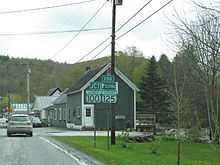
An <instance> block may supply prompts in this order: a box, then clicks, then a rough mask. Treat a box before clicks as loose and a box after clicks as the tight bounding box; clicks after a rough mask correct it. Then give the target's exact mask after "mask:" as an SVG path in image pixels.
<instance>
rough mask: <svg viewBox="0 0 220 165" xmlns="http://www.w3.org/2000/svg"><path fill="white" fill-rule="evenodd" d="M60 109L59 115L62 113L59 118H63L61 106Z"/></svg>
mask: <svg viewBox="0 0 220 165" xmlns="http://www.w3.org/2000/svg"><path fill="white" fill-rule="evenodd" d="M59 110H60V113H59V115H60V116H59V117H60V118H59V119H60V120H62V109H61V108H60V109H59Z"/></svg>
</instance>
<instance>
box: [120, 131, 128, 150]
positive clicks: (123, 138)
mask: <svg viewBox="0 0 220 165" xmlns="http://www.w3.org/2000/svg"><path fill="white" fill-rule="evenodd" d="M118 137H119V139H120V140H121V146H122V147H123V148H127V147H128V146H127V143H128V142H129V133H128V132H126V131H122V133H121V134H119V135H118Z"/></svg>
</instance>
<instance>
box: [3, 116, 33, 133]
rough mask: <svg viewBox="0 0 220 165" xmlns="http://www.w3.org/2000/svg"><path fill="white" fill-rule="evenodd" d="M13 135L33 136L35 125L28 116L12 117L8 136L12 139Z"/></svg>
mask: <svg viewBox="0 0 220 165" xmlns="http://www.w3.org/2000/svg"><path fill="white" fill-rule="evenodd" d="M12 134H27V135H29V136H33V125H32V122H31V120H30V118H29V116H28V115H26V114H14V115H12V116H11V118H10V120H9V122H8V127H7V136H8V137H10V136H11V135H12Z"/></svg>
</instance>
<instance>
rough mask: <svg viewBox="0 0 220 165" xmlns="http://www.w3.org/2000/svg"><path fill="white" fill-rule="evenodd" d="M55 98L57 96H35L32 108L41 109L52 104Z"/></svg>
mask: <svg viewBox="0 0 220 165" xmlns="http://www.w3.org/2000/svg"><path fill="white" fill-rule="evenodd" d="M55 99H57V96H35V101H34V108H33V110H42V109H44V108H46V107H49V106H52V105H53V101H54V100H55Z"/></svg>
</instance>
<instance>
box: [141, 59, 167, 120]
mask: <svg viewBox="0 0 220 165" xmlns="http://www.w3.org/2000/svg"><path fill="white" fill-rule="evenodd" d="M139 88H140V96H141V98H142V100H143V107H144V112H147V113H156V116H157V119H156V120H157V122H159V123H165V122H167V120H168V116H169V115H168V112H169V105H170V103H169V94H168V90H167V86H166V83H165V81H164V80H163V79H162V78H161V76H160V74H159V71H158V64H157V61H156V59H155V57H154V56H153V57H152V58H150V60H149V64H148V67H146V68H145V73H144V74H143V75H142V77H141V82H140V84H139Z"/></svg>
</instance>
